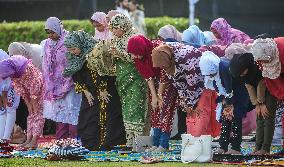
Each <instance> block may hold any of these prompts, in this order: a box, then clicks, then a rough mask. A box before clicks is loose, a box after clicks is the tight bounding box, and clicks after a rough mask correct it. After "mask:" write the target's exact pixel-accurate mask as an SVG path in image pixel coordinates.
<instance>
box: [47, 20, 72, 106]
mask: <svg viewBox="0 0 284 167" xmlns="http://www.w3.org/2000/svg"><path fill="white" fill-rule="evenodd" d="M51 23H52V24H51ZM51 25H53V26H51ZM53 27H56V29H54V28H53ZM46 28H47V29H51V30H52V31H53V30H54V31H57V30H58V31H57V32H56V33H59V31H60V32H61V33H60V38H59V40H57V41H53V40H52V39H47V40H46V42H45V44H44V57H43V63H42V71H43V72H42V74H43V80H44V86H45V93H44V100H48V101H50V100H58V99H61V98H63V97H64V96H65V95H66V94H67V93H68V92H69V91H70V90H71V89H72V88H73V86H74V83H73V80H72V78H71V77H63V75H62V73H63V70H64V69H65V68H66V67H67V64H68V63H67V59H66V52H67V48H66V47H65V46H64V38H65V36H66V35H67V34H68V31H66V30H64V29H63V25H62V24H61V22H60V20H59V19H58V18H55V17H51V18H48V19H47V21H46ZM59 29H60V30H59Z"/></svg>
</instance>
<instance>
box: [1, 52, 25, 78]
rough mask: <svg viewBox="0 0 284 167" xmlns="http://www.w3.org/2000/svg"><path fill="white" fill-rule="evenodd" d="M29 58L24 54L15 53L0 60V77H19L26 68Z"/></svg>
mask: <svg viewBox="0 0 284 167" xmlns="http://www.w3.org/2000/svg"><path fill="white" fill-rule="evenodd" d="M28 63H29V60H28V59H27V58H25V57H24V56H20V55H15V56H11V57H10V58H6V59H4V60H2V61H1V62H0V78H1V79H6V78H8V77H11V78H19V77H21V76H22V75H23V74H24V73H25V71H26V68H27V65H28Z"/></svg>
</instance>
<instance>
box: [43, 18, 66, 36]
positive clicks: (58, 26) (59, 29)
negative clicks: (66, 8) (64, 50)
mask: <svg viewBox="0 0 284 167" xmlns="http://www.w3.org/2000/svg"><path fill="white" fill-rule="evenodd" d="M45 29H46V30H51V31H53V32H55V33H56V34H57V35H58V36H61V35H62V34H63V25H62V23H61V21H60V20H59V19H58V18H57V17H49V18H48V19H47V20H46V22H45Z"/></svg>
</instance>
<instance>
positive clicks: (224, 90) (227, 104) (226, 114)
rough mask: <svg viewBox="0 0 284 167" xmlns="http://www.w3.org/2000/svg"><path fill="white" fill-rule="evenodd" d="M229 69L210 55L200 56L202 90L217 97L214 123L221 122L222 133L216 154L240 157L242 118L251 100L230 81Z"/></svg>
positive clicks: (241, 86)
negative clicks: (213, 91)
mask: <svg viewBox="0 0 284 167" xmlns="http://www.w3.org/2000/svg"><path fill="white" fill-rule="evenodd" d="M229 65H230V61H229V59H220V58H219V57H218V56H216V55H215V54H214V53H213V52H210V51H205V52H204V53H202V56H201V58H200V61H199V67H200V70H201V73H202V75H203V76H205V82H204V86H205V88H206V89H211V90H215V91H216V92H217V95H218V98H217V100H216V102H217V103H218V104H217V108H216V119H217V121H221V123H222V129H221V136H220V139H219V144H220V146H221V148H220V149H219V150H218V151H217V153H219V154H220V153H221V154H222V153H225V152H226V153H227V154H241V152H240V151H241V142H242V118H243V117H244V116H245V115H246V113H247V112H248V111H249V107H250V100H249V96H248V93H247V91H246V87H245V85H244V84H242V83H241V82H240V81H239V80H238V79H235V78H233V77H232V75H231V73H230V71H229ZM231 133H233V135H232V136H231ZM230 138H231V139H232V140H230ZM230 143H231V145H232V147H231V150H229V151H228V145H229V144H230Z"/></svg>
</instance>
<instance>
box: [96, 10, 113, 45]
mask: <svg viewBox="0 0 284 167" xmlns="http://www.w3.org/2000/svg"><path fill="white" fill-rule="evenodd" d="M106 16H107V15H106V14H105V13H104V12H96V13H94V14H93V16H92V17H91V22H92V24H93V26H94V27H95V29H96V30H95V36H94V38H95V39H96V40H106V39H110V38H111V36H112V34H111V32H110V31H109V30H108V23H107V18H106Z"/></svg>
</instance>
